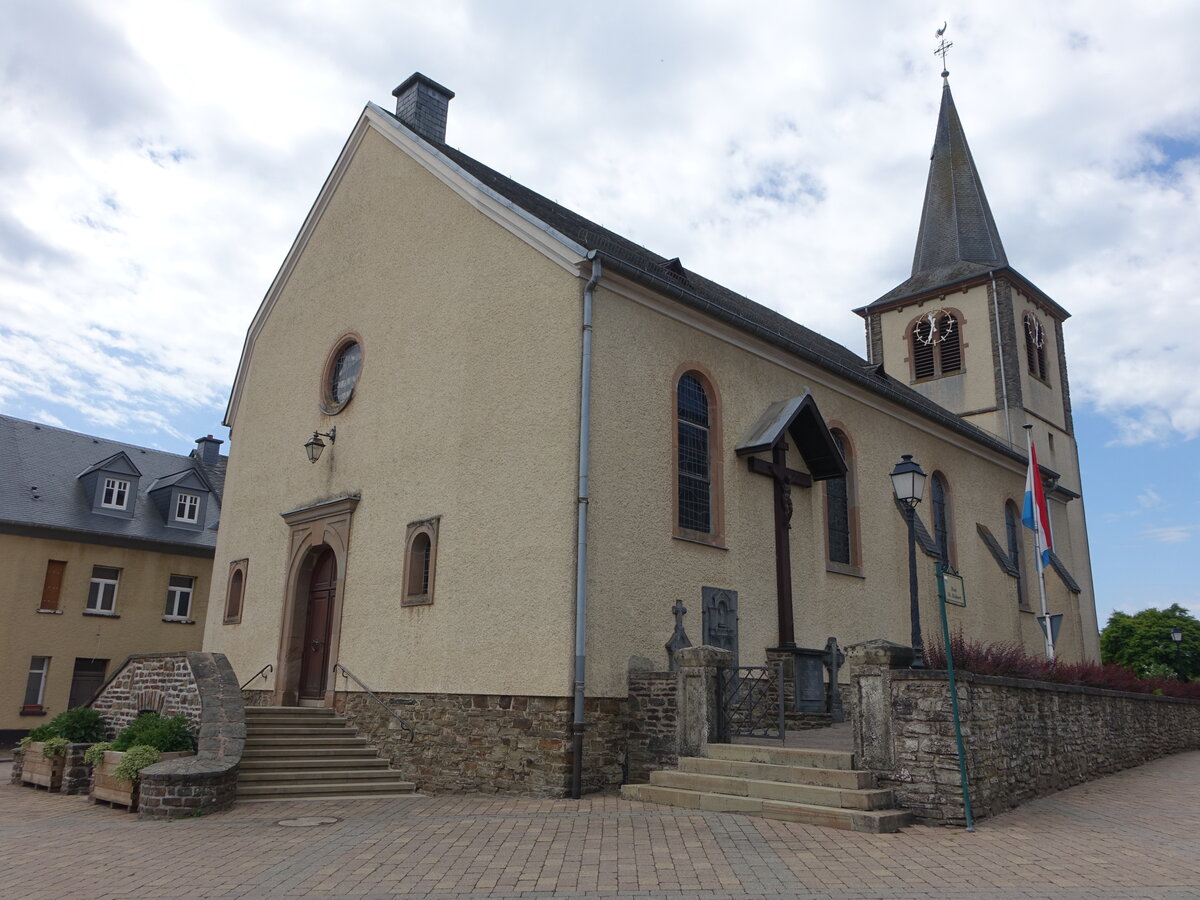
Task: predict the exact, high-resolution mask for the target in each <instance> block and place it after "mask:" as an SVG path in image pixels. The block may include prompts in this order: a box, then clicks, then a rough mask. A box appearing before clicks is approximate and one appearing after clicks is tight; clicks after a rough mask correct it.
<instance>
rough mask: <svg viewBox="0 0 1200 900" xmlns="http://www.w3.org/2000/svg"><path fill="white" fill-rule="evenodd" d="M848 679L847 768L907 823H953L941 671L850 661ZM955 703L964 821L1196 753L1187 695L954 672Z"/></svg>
mask: <svg viewBox="0 0 1200 900" xmlns="http://www.w3.org/2000/svg"><path fill="white" fill-rule="evenodd" d="M910 652H911V651H910ZM852 684H853V691H854V695H855V698H856V701H857V702H856V703H855V707H856V710H858V711H859V712H856V714H855V717H854V738H855V751H856V753H857V755H858V760H859V765H861V766H863V767H864V768H869V769H872V770H874V771H875V772H876V774H877V776H878V778H879V784H880V787H890V788H892V789H893V790H894V791H895V793H896V799H897V801H898V803H899V805H900V806H902V807H904V808H905V809H908V810H911V811H912V812H913V814H914V816H915V817H916V818H917V820H918V821H920V822H924V823H926V824H944V825H959V824H963V823H964V821H965V819H964V815H963V804H962V794H961V786H960V780H959V773H958V755H957V749H956V744H955V738H954V726H953V720H952V717H951V710H950V690H949V680H948V677H947V675H946V673H945V672H940V671H930V670H913V669H892V668H889V667H886V666H880V665H859V666H856V667H855V669H854V671H853V676H852ZM958 703H959V712H960V716H961V720H962V732H963V740H964V745H965V747H966V753H967V771H968V776H969V781H970V796H971V808H972V812H973V813H974V815H975V817H976V818H984V817H987V816H991V815H995V814H996V813H999V812H1003V811H1004V810H1006V809H1010V808H1012V807H1014V806H1017V805H1019V804H1021V803H1024V802H1025V801H1027V800H1032V799H1034V798H1035V797H1041V796H1044V795H1046V794H1050V793H1053V792H1054V791H1058V790H1062V789H1063V788H1067V787H1070V786H1071V785H1075V784H1079V783H1081V782H1084V781H1088V780H1090V779H1093V778H1097V777H1100V776H1102V775H1107V774H1109V773H1112V772H1115V771H1118V770H1120V769H1124V768H1128V767H1130V766H1136V765H1140V764H1142V763H1144V762H1147V761H1149V760H1151V759H1155V758H1156V757H1159V756H1163V755H1164V754H1167V753H1176V752H1179V751H1181V750H1194V749H1198V748H1200V703H1197V702H1195V701H1189V700H1180V699H1176V698H1172V697H1158V696H1153V695H1149V694H1129V693H1123V692H1119V691H1105V690H1099V689H1096V688H1087V687H1080V686H1076V685H1062V684H1050V683H1046V682H1039V681H1026V680H1023V679H1015V678H995V677H989V676H983V675H972V674H967V673H961V674H958Z"/></svg>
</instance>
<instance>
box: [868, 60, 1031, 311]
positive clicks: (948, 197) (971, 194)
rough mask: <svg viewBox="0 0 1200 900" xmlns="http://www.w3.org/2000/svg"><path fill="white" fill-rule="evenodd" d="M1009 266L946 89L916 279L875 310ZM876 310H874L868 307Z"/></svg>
mask: <svg viewBox="0 0 1200 900" xmlns="http://www.w3.org/2000/svg"><path fill="white" fill-rule="evenodd" d="M1007 266H1008V257H1007V256H1006V255H1005V253H1004V244H1003V243H1002V242H1001V240H1000V232H999V231H998V230H997V228H996V220H995V219H994V218H992V209H991V207H990V206H989V205H988V201H987V195H986V194H984V192H983V182H982V181H981V180H980V178H979V171H978V170H977V169H976V168H975V159H974V158H973V157H972V156H971V148H970V147H969V146H967V136H966V134H965V133H964V132H963V127H962V122H961V121H960V120H959V118H958V110H957V109H956V108H955V106H954V97H953V95H952V94H951V93H950V83H949V82H946V83H945V84H944V85H943V87H942V106H941V110H940V111H939V113H938V123H937V131H936V132H935V134H934V139H933V152H932V154H931V155H930V157H929V178H928V179H927V181H926V183H925V204H924V206H923V207H922V209H921V225H920V227H919V228H918V230H917V247H916V250H915V251H914V252H913V265H912V274H911V275H910V276H909V278H908V280H907V281H904V282H902V283H901V284H899V285H897V286H896V287H895V288H893V289H892V290H890V291H888V292H887V293H886V294H884V295H883V296H882V297H880V298H879V299H878V300H876V301H875V302H874V303H872V304H871V306H878V305H881V304H885V303H889V302H891V301H892V300H896V299H899V298H901V297H908V296H912V295H914V294H919V293H922V292H924V291H930V290H934V289H935V288H939V287H945V286H949V285H952V284H957V283H959V282H961V281H965V280H966V279H968V278H973V277H976V276H979V275H986V274H987V273H988V272H994V271H995V270H997V269H1002V268H1006V267H1007ZM868 308H870V307H868Z"/></svg>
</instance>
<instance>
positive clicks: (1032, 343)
mask: <svg viewBox="0 0 1200 900" xmlns="http://www.w3.org/2000/svg"><path fill="white" fill-rule="evenodd" d="M1025 359H1026V360H1027V362H1028V363H1029V374H1030V375H1033V376H1034V377H1035V378H1039V379H1041V380H1042V381H1049V380H1050V370H1049V368H1048V367H1047V364H1046V329H1045V328H1044V327H1043V326H1042V323H1041V321H1040V320H1039V319H1038V317H1037V316H1035V315H1034V314H1033V313H1025Z"/></svg>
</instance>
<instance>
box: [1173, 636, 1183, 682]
mask: <svg viewBox="0 0 1200 900" xmlns="http://www.w3.org/2000/svg"><path fill="white" fill-rule="evenodd" d="M1171 640H1173V641H1174V642H1175V677H1177V678H1178V679H1179V680H1180V681H1183V653H1182V651H1183V629H1182V628H1180V627H1179V626H1178V625H1176V626H1174V627H1173V628H1172V629H1171Z"/></svg>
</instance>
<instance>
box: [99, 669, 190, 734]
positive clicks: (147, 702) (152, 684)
mask: <svg viewBox="0 0 1200 900" xmlns="http://www.w3.org/2000/svg"><path fill="white" fill-rule="evenodd" d="M187 657H188V654H187V653H186V652H178V653H141V654H137V655H134V656H130V657H129V658H128V659H126V660H125V662H124V663H122V664H121V666H120V667H119V668H118V669H117V671H116V672H115V673H114V674H113V676H112V677H111V678H110V679H109V680H108V681H107V683H105V685H104V687H103V688H101V689H100V693H99V695H98V696H97V697H96V698H95V699H94V700H93V701H92V702H91V703H90V704H89V705H90V706H91V707H92V709H94V710H96V712H98V713H100V715H102V716H103V717H104V724H105V726H106V727H107V729H108V739H109V740H112V739H113V738H114V737H116V735H117V732H119V731H120V730H121V729H122V728H124V727H125V726H126V725H128V724H129V723H130V722H132V721H133V720H134V719H136V718H137V717H138V714H139V713H141V712H143V711H145V710H153V711H154V712H156V713H158V714H159V715H160V716H176V715H183V716H186V717H187V718H188V721H190V722H191V723H192V726H193V727H199V725H200V691H199V688H198V687H197V684H196V679H195V678H194V677H193V676H192V671H191V668H190V667H189V665H188V659H187Z"/></svg>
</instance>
